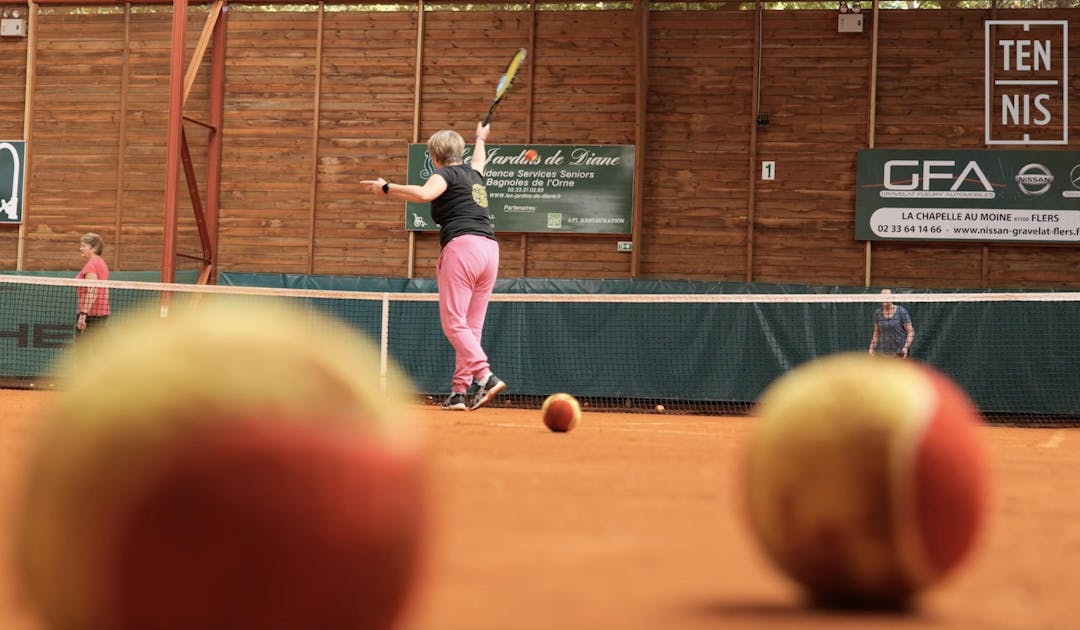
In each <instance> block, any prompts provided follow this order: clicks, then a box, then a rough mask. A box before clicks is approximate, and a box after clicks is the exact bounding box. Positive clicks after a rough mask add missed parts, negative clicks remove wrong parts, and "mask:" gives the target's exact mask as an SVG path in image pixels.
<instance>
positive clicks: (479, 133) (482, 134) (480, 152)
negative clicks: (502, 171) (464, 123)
mask: <svg viewBox="0 0 1080 630" xmlns="http://www.w3.org/2000/svg"><path fill="white" fill-rule="evenodd" d="M489 133H491V125H485V124H484V123H482V122H481V123H478V124H477V125H476V143H475V145H474V146H473V154H472V161H471V162H469V165H470V166H472V168H473V170H474V171H476V172H478V173H480V174H481V175H483V174H484V167H485V166H486V165H487V137H488V134H489Z"/></svg>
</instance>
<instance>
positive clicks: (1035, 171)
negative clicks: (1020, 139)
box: [1016, 164, 1054, 197]
mask: <svg viewBox="0 0 1080 630" xmlns="http://www.w3.org/2000/svg"><path fill="white" fill-rule="evenodd" d="M1053 183H1054V176H1053V175H1051V174H1050V169H1048V168H1046V167H1045V166H1043V165H1042V164H1028V165H1027V166H1025V167H1024V168H1022V169H1020V172H1019V173H1017V174H1016V185H1017V186H1019V187H1020V190H1021V191H1023V193H1024V194H1025V195H1031V196H1033V197H1034V196H1036V195H1041V194H1043V193H1045V192H1046V191H1048V190H1050V186H1051V185H1052V184H1053Z"/></svg>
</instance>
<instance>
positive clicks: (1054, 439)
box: [1039, 431, 1065, 448]
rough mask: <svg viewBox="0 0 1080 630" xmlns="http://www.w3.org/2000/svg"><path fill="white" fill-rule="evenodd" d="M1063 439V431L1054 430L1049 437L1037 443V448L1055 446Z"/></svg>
mask: <svg viewBox="0 0 1080 630" xmlns="http://www.w3.org/2000/svg"><path fill="white" fill-rule="evenodd" d="M1064 441H1065V432H1064V431H1054V434H1053V435H1051V436H1050V439H1049V440H1047V441H1045V442H1043V443H1042V444H1040V445H1039V448H1057V447H1058V445H1059V444H1061V443H1062V442H1064Z"/></svg>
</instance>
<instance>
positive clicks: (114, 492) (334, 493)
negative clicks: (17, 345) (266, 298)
mask: <svg viewBox="0 0 1080 630" xmlns="http://www.w3.org/2000/svg"><path fill="white" fill-rule="evenodd" d="M219 299H220V298H219ZM89 343H90V344H92V345H87V346H86V348H85V350H86V352H85V354H84V353H83V349H82V348H80V355H79V357H80V365H79V366H78V371H76V372H75V373H73V374H72V375H71V377H70V378H71V381H70V388H69V390H68V391H66V392H65V393H63V394H61V395H60V396H61V398H59V399H58V401H57V404H56V405H55V408H54V409H53V410H52V412H51V414H50V415H49V417H47V418H46V419H45V424H44V425H43V427H42V432H41V434H40V440H39V443H38V444H37V445H36V448H35V454H34V457H33V459H32V466H31V470H30V475H29V479H28V487H27V488H26V492H25V502H24V503H25V505H24V509H23V511H22V513H23V522H22V523H21V525H20V529H19V535H20V543H19V547H18V548H19V550H20V554H21V558H20V561H21V562H20V564H21V569H22V570H21V573H22V577H23V580H24V582H25V585H26V590H27V592H29V593H30V595H31V597H32V599H33V601H34V603H35V604H36V606H37V608H38V609H39V611H40V614H41V617H42V618H43V619H44V621H45V622H46V625H47V626H48V627H53V628H109V629H110V630H129V629H130V630H135V629H140V628H160V629H170V628H176V629H178V630H179V629H183V628H266V629H278V628H280V629H288V628H379V629H386V628H390V627H392V626H393V625H395V623H396V621H397V620H398V619H399V618H400V617H401V615H402V614H403V611H404V609H405V607H406V604H407V602H408V599H409V597H410V594H411V593H412V591H413V589H414V586H415V582H416V581H417V577H416V576H417V573H418V571H419V568H420V564H421V560H422V555H423V554H422V552H423V546H424V539H425V531H426V527H425V525H426V513H427V507H426V506H427V494H426V489H425V488H426V482H425V477H426V473H425V470H426V464H425V463H424V462H425V460H426V458H425V456H424V452H425V447H424V442H423V439H422V436H421V435H420V434H419V433H418V430H417V429H418V428H417V426H416V425H415V424H413V422H412V420H411V418H410V416H409V412H408V407H407V405H405V404H404V400H405V398H404V396H405V394H406V392H407V391H408V387H407V384H406V383H405V381H404V377H403V376H402V375H401V374H400V373H398V372H397V371H396V370H395V369H391V371H390V374H389V375H388V378H387V391H383V390H381V389H380V385H379V383H380V369H379V357H378V352H377V350H375V349H374V348H373V347H372V346H371V345H370V344H368V343H367V342H366V341H365V340H362V339H360V338H359V337H358V336H357V335H356V334H355V333H354V332H353V331H352V330H351V329H349V328H346V327H345V326H343V325H341V324H339V323H338V322H337V321H336V320H331V319H329V318H326V317H324V316H320V315H318V314H315V313H313V312H309V311H303V312H302V311H300V310H293V309H291V308H286V307H279V306H273V305H268V304H265V303H263V304H259V305H255V304H251V303H248V304H247V305H243V304H239V303H236V304H232V303H225V304H217V303H210V302H205V303H204V304H202V305H201V306H200V307H199V308H198V310H197V311H195V312H192V313H188V314H177V315H173V316H170V317H169V318H168V319H161V318H160V317H159V316H158V314H157V313H149V314H145V315H143V316H139V317H137V318H136V319H134V320H129V321H126V322H123V321H118V322H117V323H116V324H115V325H114V326H113V327H112V328H111V329H110V330H109V331H108V332H106V333H105V334H103V335H102V336H100V337H98V338H97V339H94V340H90V342H89ZM84 357H93V360H92V361H88V360H86V359H85V358H84Z"/></svg>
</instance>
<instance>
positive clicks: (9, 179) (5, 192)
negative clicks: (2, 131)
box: [0, 140, 26, 223]
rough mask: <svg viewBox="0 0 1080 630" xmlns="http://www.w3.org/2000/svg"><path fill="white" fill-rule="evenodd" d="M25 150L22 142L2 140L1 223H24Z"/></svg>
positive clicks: (0, 167) (0, 173) (0, 161)
mask: <svg viewBox="0 0 1080 630" xmlns="http://www.w3.org/2000/svg"><path fill="white" fill-rule="evenodd" d="M25 148H26V143H25V142H22V141H17V140H10V141H9V140H0V223H22V191H23V155H24V153H25Z"/></svg>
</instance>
